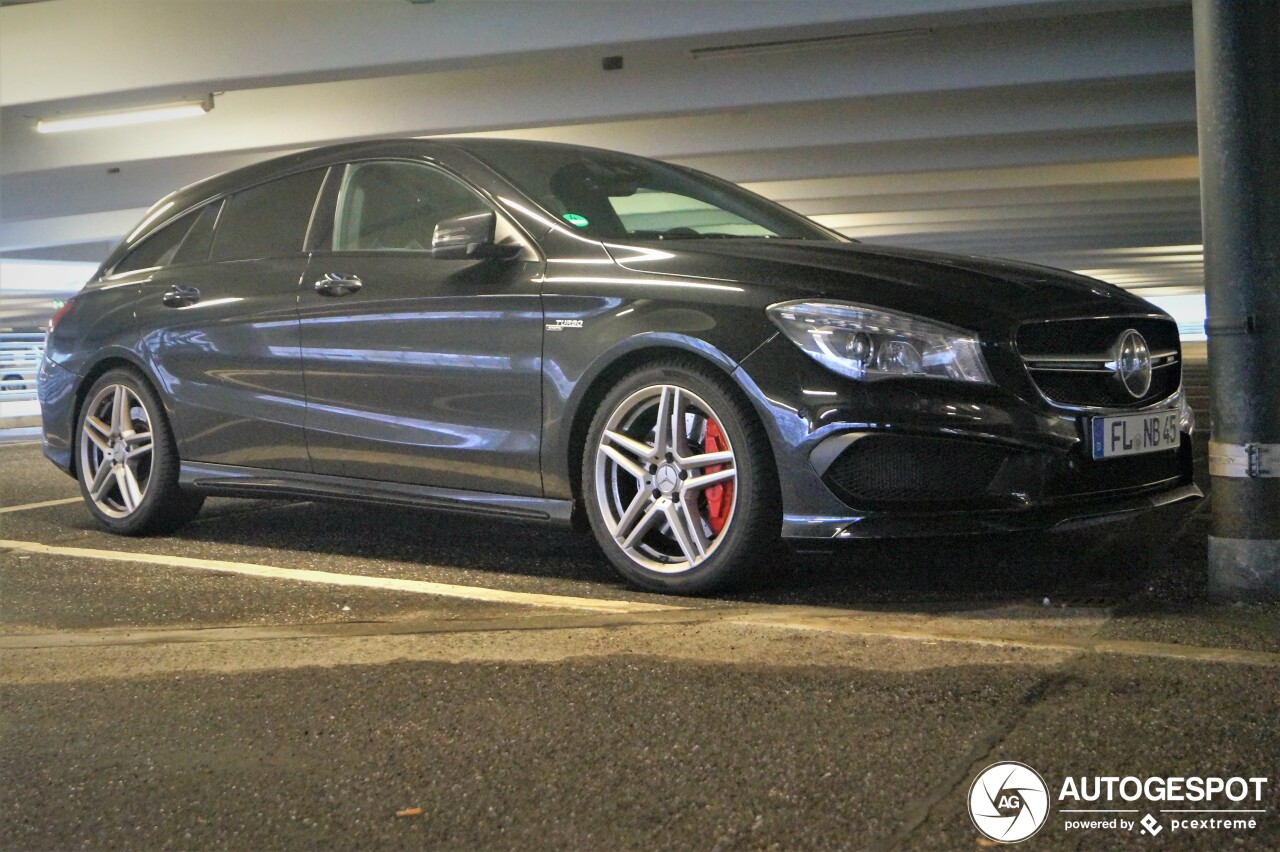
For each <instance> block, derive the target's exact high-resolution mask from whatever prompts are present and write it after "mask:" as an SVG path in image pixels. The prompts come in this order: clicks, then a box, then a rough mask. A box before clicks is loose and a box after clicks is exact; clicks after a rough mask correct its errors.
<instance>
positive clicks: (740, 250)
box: [609, 239, 1159, 330]
mask: <svg viewBox="0 0 1280 852" xmlns="http://www.w3.org/2000/svg"><path fill="white" fill-rule="evenodd" d="M609 251H610V253H611V254H612V256H613V257H614V259H615V260H616V261H617V262H618V264H619V265H621V266H623V267H624V268H627V269H630V270H634V271H645V272H661V273H664V274H667V275H672V274H675V275H685V276H691V277H696V278H706V279H708V280H720V281H723V280H726V279H728V280H731V281H733V282H735V283H738V284H744V285H751V288H752V291H753V292H755V293H757V294H759V295H760V296H762V297H764V298H765V299H767V300H768V301H781V300H786V299H807V298H824V299H842V300H847V301H854V302H864V303H869V304H873V305H876V306H879V307H884V308H888V309H891V310H898V311H905V312H907V313H912V314H916V315H918V316H924V317H929V318H931V319H936V320H940V321H943V322H948V323H952V324H954V325H959V326H963V327H965V328H971V329H975V330H990V329H994V328H996V327H1003V328H1008V327H1009V325H1010V324H1011V323H1017V322H1019V321H1023V320H1029V319H1049V318H1053V317H1064V316H1107V315H1116V314H1134V313H1136V314H1152V313H1159V311H1158V310H1157V309H1156V308H1155V307H1153V306H1152V305H1151V304H1150V303H1149V302H1146V301H1144V300H1143V299H1140V298H1138V297H1136V296H1134V295H1132V294H1130V293H1126V292H1125V291H1124V290H1121V289H1120V288H1118V287H1115V286H1112V285H1110V284H1107V283H1105V282H1102V281H1098V280H1096V279H1093V278H1087V277H1085V276H1083V275H1076V274H1074V273H1072V272H1067V271H1064V270H1060V269H1051V268H1049V267H1044V266H1036V265H1033V264H1028V263H1019V262H1016V261H1011V260H1000V259H995V258H983V257H973V256H967V255H952V254H942V253H938V252H926V251H916V250H912V249H901V248H890V247H887V246H872V245H867V244H865V243H836V242H829V243H828V242H816V241H809V240H775V239H768V240H765V239H708V240H689V241H681V242H675V241H663V242H661V243H648V242H646V243H643V244H637V246H636V250H635V253H634V254H631V253H629V252H628V251H627V250H626V247H624V246H618V245H610V246H609Z"/></svg>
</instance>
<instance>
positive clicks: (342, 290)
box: [315, 272, 364, 296]
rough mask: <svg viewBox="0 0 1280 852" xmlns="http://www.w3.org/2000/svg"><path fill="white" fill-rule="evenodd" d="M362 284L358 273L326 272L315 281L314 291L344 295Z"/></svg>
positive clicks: (331, 294) (326, 294)
mask: <svg viewBox="0 0 1280 852" xmlns="http://www.w3.org/2000/svg"><path fill="white" fill-rule="evenodd" d="M363 286H364V282H363V281H361V280H360V276H359V275H348V274H346V273H342V272H326V273H325V274H324V277H323V278H321V279H319V280H318V281H316V283H315V287H316V292H317V293H319V294H320V295H321V296H346V295H348V294H350V293H354V292H355V291H357V290H359V289H360V288H361V287H363Z"/></svg>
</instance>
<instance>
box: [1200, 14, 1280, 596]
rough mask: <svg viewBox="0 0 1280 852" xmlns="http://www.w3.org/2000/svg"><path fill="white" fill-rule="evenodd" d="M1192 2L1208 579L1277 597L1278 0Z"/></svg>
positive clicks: (1220, 590) (1221, 590)
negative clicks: (1203, 300)
mask: <svg viewBox="0 0 1280 852" xmlns="http://www.w3.org/2000/svg"><path fill="white" fill-rule="evenodd" d="M1193 8H1194V20H1195V51H1196V102H1197V114H1198V119H1199V128H1200V183H1201V194H1202V199H1203V200H1202V211H1203V219H1204V251H1205V292H1206V296H1207V299H1208V308H1209V321H1208V323H1207V328H1208V332H1209V377H1210V388H1211V393H1212V397H1211V407H1212V411H1213V434H1212V438H1211V443H1210V446H1209V456H1210V460H1209V472H1210V475H1211V477H1212V492H1211V494H1212V500H1213V528H1212V532H1211V534H1210V536H1209V591H1210V594H1211V595H1212V596H1214V597H1215V598H1218V599H1223V600H1280V3H1276V2H1274V0H1265V2H1264V0H1194V6H1193Z"/></svg>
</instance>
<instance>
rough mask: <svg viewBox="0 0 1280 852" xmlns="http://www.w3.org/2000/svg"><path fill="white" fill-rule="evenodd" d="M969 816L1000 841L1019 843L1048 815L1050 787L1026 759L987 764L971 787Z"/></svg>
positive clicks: (987, 835) (991, 838)
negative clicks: (1023, 760) (1027, 763)
mask: <svg viewBox="0 0 1280 852" xmlns="http://www.w3.org/2000/svg"><path fill="white" fill-rule="evenodd" d="M969 816H970V818H971V819H973V824H974V825H975V826H976V827H977V829H978V831H980V832H982V834H983V835H984V836H985V837H987V838H988V839H990V840H994V841H996V842H997V843H1017V842H1018V841H1020V840H1026V839H1027V838H1028V837H1030V836H1031V835H1033V834H1035V833H1036V832H1037V831H1039V830H1040V827H1041V826H1042V825H1044V824H1045V821H1046V820H1047V819H1048V818H1049V788H1048V787H1047V786H1046V785H1045V783H1044V779H1043V778H1041V777H1040V773H1039V772H1036V771H1035V770H1034V769H1032V768H1031V767H1030V766H1027V765H1026V764H1025V763H1015V762H1013V761H1006V762H1004V763H995V764H992V765H991V766H988V767H987V768H986V769H984V770H982V772H980V773H978V777H977V778H975V779H973V785H972V786H971V787H970V788H969Z"/></svg>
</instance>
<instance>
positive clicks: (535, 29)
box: [0, 0, 1203, 295]
mask: <svg viewBox="0 0 1280 852" xmlns="http://www.w3.org/2000/svg"><path fill="white" fill-rule="evenodd" d="M611 56H621V57H622V60H623V62H622V67H621V68H620V69H617V70H604V68H603V67H602V60H603V58H604V57H611ZM1193 64H1194V63H1193V51H1192V31H1191V10H1190V3H1189V2H1181V3H1178V2H1158V1H1157V0H1131V1H1130V2H1125V0H1116V2H1062V0H915V2H906V0H904V2H894V3H886V2H880V0H859V1H857V2H855V0H848V2H835V0H831V2H818V1H817V0H814V2H777V1H776V0H767V2H757V0H701V2H696V3H695V2H685V1H684V0H665V1H664V0H632V2H612V0H594V2H532V0H523V2H477V0H435V2H426V3H423V2H419V3H411V2H406V0H276V1H275V2H271V3H261V2H230V0H211V1H210V2H197V0H191V1H190V2H172V0H168V2H163V0H112V2H110V3H103V2H101V0H49V2H39V3H22V4H16V5H9V4H6V5H4V6H3V8H0V153H2V157H0V159H2V163H0V252H3V253H4V254H5V255H7V256H10V257H13V256H18V257H36V258H51V259H57V258H63V259H70V258H74V259H92V260H97V259H100V258H101V257H102V256H104V255H105V253H106V250H107V248H108V247H109V246H108V244H109V243H110V242H113V241H114V240H116V239H118V238H119V237H120V236H122V235H123V234H124V233H126V232H127V230H128V229H129V228H130V227H131V226H132V225H133V224H135V223H136V222H137V221H138V220H139V219H140V218H142V216H143V213H144V211H145V209H146V208H147V207H148V206H149V205H150V204H151V203H152V202H153V201H155V200H156V199H157V198H159V197H160V196H162V195H164V194H166V193H167V192H169V191H170V190H172V189H174V188H176V187H178V186H181V185H184V184H187V183H190V182H192V181H195V180H198V179H200V178H202V177H205V176H207V175H209V174H212V173H215V172H218V171H223V170H225V169H229V168H234V167H237V166H240V165H244V164H247V163H250V162H253V161H256V160H259V159H263V158H265V157H268V156H273V155H276V154H279V153H283V152H287V151H291V150H296V149H300V148H306V147H312V146H315V145H321V144H326V143H330V142H339V141H345V140H351V139H359V138H368V137H377V136H393V135H431V134H454V133H476V134H485V135H494V134H498V135H503V136H513V137H522V138H533V139H546V140H556V141H567V142H578V143H584V144H591V145H598V146H601V147H606V148H615V149H620V150H625V151H631V152H634V153H638V154H645V155H651V156H657V157H661V158H664V159H668V160H673V161H675V162H679V163H686V164H688V165H691V166H694V167H697V168H700V169H704V170H706V171H709V172H713V173H715V174H719V175H722V176H724V177H727V178H729V179H731V180H734V181H737V182H739V183H742V184H744V185H746V186H747V187H749V188H750V189H753V190H755V191H757V192H760V193H763V194H764V195H767V196H769V197H771V198H774V199H776V200H778V201H780V202H782V203H784V204H786V205H788V206H790V207H793V208H795V209H796V210H799V211H801V212H802V213H806V214H808V215H810V216H813V217H814V218H816V219H817V220H818V221H820V222H823V223H824V224H827V225H829V226H831V227H834V228H836V229H837V230H839V231H842V232H843V233H845V234H848V235H849V236H852V237H856V238H859V239H865V240H868V241H873V242H886V243H893V244H898V245H906V246H912V247H920V248H929V249H940V250H949V251H959V252H965V253H978V254H995V255H1004V256H1010V257H1017V258H1021V259H1027V260H1032V261H1037V262H1042V263H1048V264H1051V265H1054V266H1061V267H1065V268H1069V269H1075V270H1080V271H1084V272H1086V273H1088V274H1093V275H1096V276H1098V277H1101V278H1104V279H1106V280H1109V281H1112V282H1114V283H1117V284H1120V285H1121V286H1124V287H1128V288H1131V289H1135V290H1138V291H1139V292H1141V293H1143V294H1144V295H1171V294H1178V293H1198V292H1200V291H1201V290H1202V277H1203V264H1202V256H1201V249H1200V242H1201V239H1200V212H1199V211H1200V208H1199V181H1198V164H1197V158H1196V123H1195V120H1196V114H1195V80H1194V75H1193ZM209 93H215V101H216V107H215V108H214V109H213V110H212V111H211V112H209V113H207V114H205V115H202V116H199V117H196V118H191V119H187V120H183V121H174V122H167V123H157V124H149V125H140V126H134V127H119V128H107V129H99V130H87V131H81V132H74V133H65V134H57V135H42V134H38V133H36V131H35V122H36V121H37V120H38V119H41V118H43V119H49V118H54V117H57V116H59V115H63V116H66V115H78V114H83V113H92V112H100V111H104V110H115V109H123V108H130V107H142V106H147V105H153V104H160V103H168V102H173V101H178V100H193V99H194V100H198V99H200V98H203V97H204V96H205V95H207V94H209Z"/></svg>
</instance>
